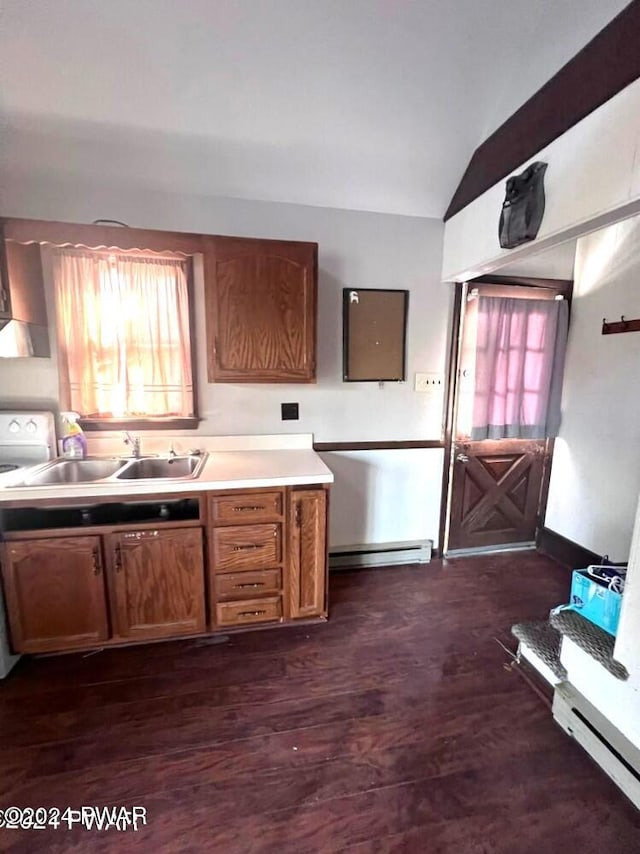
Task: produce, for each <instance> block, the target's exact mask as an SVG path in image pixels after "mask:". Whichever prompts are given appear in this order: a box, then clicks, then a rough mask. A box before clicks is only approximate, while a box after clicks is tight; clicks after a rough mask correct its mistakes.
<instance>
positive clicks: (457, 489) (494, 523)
mask: <svg viewBox="0 0 640 854" xmlns="http://www.w3.org/2000/svg"><path fill="white" fill-rule="evenodd" d="M528 281H534V280H528ZM558 284H559V285H560V284H562V283H558ZM565 285H566V286H569V285H570V283H565ZM562 291H564V292H562ZM566 292H567V287H562V288H561V287H559V286H558V287H555V286H553V285H552V284H551V282H550V280H545V283H544V285H542V284H541V285H537V286H529V287H527V286H517V285H511V284H509V285H502V284H489V283H485V284H480V285H478V286H477V287H474V288H471V289H469V290H468V291H466V293H464V294H463V297H464V298H463V308H462V311H461V324H460V333H459V339H458V340H459V343H460V346H459V351H458V358H457V372H456V376H457V381H456V386H455V421H454V429H453V431H452V432H453V435H454V440H453V442H452V446H451V454H452V465H451V469H450V474H451V477H450V480H449V519H448V540H447V547H446V551H447V552H451V551H455V550H462V549H464V550H475V549H483V548H491V547H495V546H510V545H518V544H522V543H533V542H534V541H535V538H536V531H537V528H538V527H539V526H540V525H541V523H542V516H543V515H544V509H545V508H544V504H545V500H546V499H545V494H546V487H547V485H548V479H549V471H550V465H551V455H552V453H553V438H552V437H553V436H555V435H557V428H558V424H559V417H560V405H559V404H560V391H561V387H562V367H563V364H564V347H565V344H566V322H567V317H568V310H567V303H566V302H565V301H564V294H565V293H566Z"/></svg>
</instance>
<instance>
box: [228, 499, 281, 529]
mask: <svg viewBox="0 0 640 854" xmlns="http://www.w3.org/2000/svg"><path fill="white" fill-rule="evenodd" d="M282 499H283V495H282V493H281V492H258V493H255V494H253V495H252V494H251V493H249V494H247V493H244V494H241V495H217V496H214V497H213V498H212V499H211V518H212V522H213V524H214V525H243V524H244V523H245V522H268V521H270V520H277V519H280V518H282V510H283V508H282Z"/></svg>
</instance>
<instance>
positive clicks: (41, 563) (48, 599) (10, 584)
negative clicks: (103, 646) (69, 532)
mask: <svg viewBox="0 0 640 854" xmlns="http://www.w3.org/2000/svg"><path fill="white" fill-rule="evenodd" d="M5 557H6V560H5V561H4V581H5V590H6V596H7V611H8V616H9V625H10V629H11V638H12V642H13V647H14V650H15V651H16V652H50V651H54V650H63V649H73V648H74V647H83V646H90V645H93V644H96V643H99V642H100V641H103V640H106V638H107V637H108V635H109V626H108V619H107V602H106V594H105V586H104V574H103V571H102V553H101V545H100V538H99V537H60V538H51V539H42V540H17V541H15V542H11V543H7V544H6V546H5Z"/></svg>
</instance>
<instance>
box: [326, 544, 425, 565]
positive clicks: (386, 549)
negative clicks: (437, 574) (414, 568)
mask: <svg viewBox="0 0 640 854" xmlns="http://www.w3.org/2000/svg"><path fill="white" fill-rule="evenodd" d="M432 551H433V540H408V541H405V542H402V543H368V544H362V545H355V546H335V547H333V548H330V549H329V569H352V568H353V567H357V566H396V565H399V564H406V563H429V561H430V560H431V553H432Z"/></svg>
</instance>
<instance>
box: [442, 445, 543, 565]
mask: <svg viewBox="0 0 640 854" xmlns="http://www.w3.org/2000/svg"><path fill="white" fill-rule="evenodd" d="M547 444H548V440H546V439H540V440H532V441H525V440H522V439H515V440H513V441H510V440H509V439H500V440H498V441H487V440H485V441H481V442H471V441H469V442H456V444H455V446H454V463H453V485H452V493H451V515H450V527H449V549H473V548H483V547H486V546H496V545H504V544H507V543H514V544H515V543H527V542H533V540H535V534H536V528H537V526H538V524H539V518H538V514H539V512H540V503H541V497H542V491H543V490H542V487H543V483H544V475H545V466H546V465H548V462H549V454H548V451H547Z"/></svg>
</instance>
